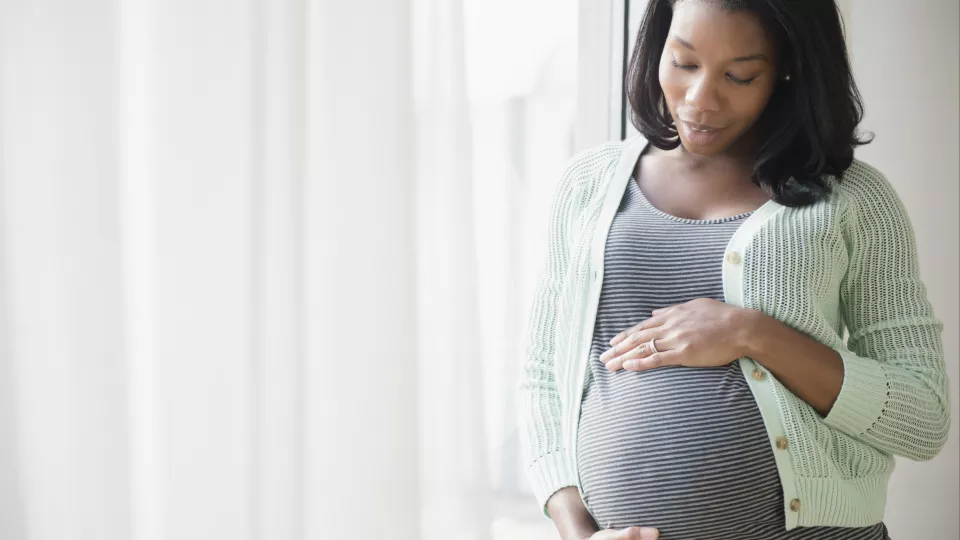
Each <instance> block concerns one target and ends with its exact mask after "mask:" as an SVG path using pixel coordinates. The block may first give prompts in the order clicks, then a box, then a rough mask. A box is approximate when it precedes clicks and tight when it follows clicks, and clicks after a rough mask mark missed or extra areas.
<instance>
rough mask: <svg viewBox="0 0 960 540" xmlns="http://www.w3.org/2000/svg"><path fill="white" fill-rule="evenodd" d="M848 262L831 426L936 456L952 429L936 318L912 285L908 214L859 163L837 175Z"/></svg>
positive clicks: (917, 282) (919, 286)
mask: <svg viewBox="0 0 960 540" xmlns="http://www.w3.org/2000/svg"><path fill="white" fill-rule="evenodd" d="M844 184H845V186H844V188H843V190H844V191H845V193H846V196H847V197H848V205H847V208H848V210H847V212H846V213H845V214H846V215H845V216H844V217H843V218H842V219H843V220H844V221H845V223H844V228H843V230H844V235H845V241H846V243H847V246H848V253H849V254H850V257H849V265H848V267H847V273H846V275H845V277H844V278H843V281H842V282H841V291H840V295H841V298H840V301H841V308H842V311H843V316H844V321H845V323H846V325H847V328H848V330H849V332H850V337H849V339H848V343H847V350H840V351H838V352H839V353H840V355H841V357H842V358H843V365H844V379H843V386H842V388H841V390H840V394H839V396H838V397H837V400H836V402H835V403H834V405H833V408H832V409H831V410H830V412H829V413H828V414H827V416H826V417H825V418H824V423H825V424H826V425H828V426H830V427H833V428H835V429H838V430H840V431H843V432H844V433H846V434H848V435H850V436H852V437H854V438H856V439H858V440H861V441H863V442H865V443H867V444H870V445H871V446H873V447H875V448H877V449H879V450H880V451H883V452H886V453H888V454H891V455H899V456H903V457H906V458H909V459H912V460H917V461H919V460H928V459H932V458H933V457H934V456H936V455H937V454H938V453H939V452H940V450H941V448H942V447H943V445H944V444H945V442H946V440H947V432H948V429H949V425H950V417H949V415H950V406H949V402H948V388H947V384H948V383H947V377H946V372H945V368H944V359H943V350H942V342H941V332H942V330H943V324H942V322H941V321H940V320H939V319H938V318H937V317H936V316H935V314H934V312H933V308H932V306H931V304H930V302H929V301H928V299H927V292H926V287H925V285H924V283H923V282H922V281H921V279H920V270H919V263H918V258H917V247H916V239H915V235H914V231H913V227H912V224H911V221H910V218H909V217H908V215H907V212H906V208H905V207H904V205H903V203H902V201H901V199H900V198H899V196H898V195H897V193H896V191H895V190H894V188H893V186H892V185H891V184H890V183H889V181H888V180H887V179H886V178H885V177H884V176H883V175H882V174H881V173H879V172H878V171H876V170H875V169H873V168H871V167H869V166H866V165H865V164H860V167H857V172H855V173H854V174H848V175H846V176H845V177H844Z"/></svg>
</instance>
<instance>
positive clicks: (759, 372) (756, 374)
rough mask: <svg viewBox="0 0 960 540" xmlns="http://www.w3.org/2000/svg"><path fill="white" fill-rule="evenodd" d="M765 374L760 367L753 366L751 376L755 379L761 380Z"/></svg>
mask: <svg viewBox="0 0 960 540" xmlns="http://www.w3.org/2000/svg"><path fill="white" fill-rule="evenodd" d="M766 376H767V375H766V373H764V372H763V370H762V369H760V368H754V370H753V378H754V379H756V380H758V381H762V380H763V378H764V377H766Z"/></svg>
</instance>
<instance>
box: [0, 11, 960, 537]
mask: <svg viewBox="0 0 960 540" xmlns="http://www.w3.org/2000/svg"><path fill="white" fill-rule="evenodd" d="M645 3H646V2H644V1H642V0H638V1H629V0H552V1H547V0H510V1H509V2H507V1H503V0H368V1H365V2H346V1H341V0H270V1H268V0H247V1H245V2H228V1H226V0H190V1H185V0H164V1H159V0H0V539H2V540H74V539H78V540H79V539H83V540H87V539H90V540H94V539H96V540H101V539H102V540H127V539H131V540H168V539H169V540H174V539H175V540H194V539H197V540H201V539H202V540H208V539H225V540H226V539H229V540H313V539H328V538H331V539H332V538H338V539H339V538H357V539H368V538H369V539H427V540H434V539H463V540H514V539H517V540H519V539H525V540H527V539H529V540H537V539H555V538H557V535H556V532H555V529H554V528H553V526H552V524H551V522H550V521H547V520H546V519H545V518H543V517H542V515H541V514H540V512H539V508H538V507H537V505H536V502H535V501H534V499H533V496H532V494H531V491H530V489H529V487H528V486H527V481H526V477H525V475H524V471H523V467H522V466H521V464H520V462H519V456H520V452H519V446H518V441H517V437H516V429H517V428H516V424H515V421H514V417H515V412H514V407H515V405H516V400H515V398H514V391H515V388H516V382H517V375H518V374H519V368H520V363H521V358H520V351H521V348H520V344H519V340H520V337H521V332H522V330H523V329H524V326H525V317H526V311H527V309H528V308H529V305H530V301H531V294H532V288H533V280H534V278H535V277H536V275H535V274H536V270H537V266H538V264H539V259H540V258H541V256H542V254H543V252H544V250H545V239H546V219H547V217H546V211H547V208H548V204H549V200H550V197H551V196H552V192H553V188H554V186H555V183H556V181H557V180H558V179H559V175H560V173H561V172H562V170H563V167H564V164H565V162H566V160H567V159H569V158H570V157H571V156H572V155H573V154H574V153H575V152H577V151H579V150H582V149H586V148H588V147H590V146H593V145H595V144H599V143H601V142H603V141H606V140H615V139H619V138H623V137H625V136H627V135H629V134H631V133H633V128H632V126H629V125H628V122H626V121H625V118H626V115H625V110H624V100H623V95H622V79H623V67H624V64H625V59H626V58H627V56H628V55H629V54H630V52H631V51H632V42H633V40H634V39H635V37H636V31H637V28H638V25H639V20H640V17H641V16H642V13H643V9H644V7H645ZM838 3H839V5H840V7H841V9H842V11H843V13H844V16H845V20H846V29H847V41H848V46H849V48H850V55H851V58H852V61H853V65H854V72H855V75H856V77H857V80H858V83H859V84H860V88H861V90H862V92H863V94H864V99H865V103H866V111H867V112H866V119H865V122H864V128H866V129H867V130H871V131H874V132H875V133H876V135H877V137H876V141H875V142H874V143H873V144H871V145H868V146H866V147H862V148H860V149H858V155H857V157H859V158H860V159H863V160H865V161H868V162H869V163H871V164H873V165H875V166H877V167H878V168H879V169H880V170H882V171H883V172H884V173H885V174H886V175H887V176H888V177H889V178H890V180H891V181H892V182H893V183H894V184H895V186H896V187H897V190H898V192H899V193H900V195H901V197H902V198H903V200H904V202H905V204H906V205H907V207H908V210H909V211H910V214H911V217H912V218H913V221H914V226H915V229H916V232H917V241H918V246H919V250H920V257H921V269H922V272H923V274H924V278H925V280H926V283H927V286H928V288H929V294H930V298H931V300H932V301H933V303H934V307H935V310H936V312H937V314H938V316H940V317H941V318H942V319H943V321H944V322H945V325H946V329H945V334H944V345H945V347H944V349H945V352H946V355H947V363H948V368H949V377H950V379H951V400H952V407H953V409H952V415H953V429H952V431H951V436H950V441H949V443H948V444H947V446H946V448H945V449H944V451H943V453H942V454H941V455H940V456H938V457H937V458H936V459H935V460H933V461H931V462H926V463H913V462H910V461H907V460H900V461H899V462H898V468H897V471H896V473H895V475H894V479H893V483H892V484H891V491H890V494H889V498H888V503H887V517H886V518H885V522H886V523H887V524H888V526H889V528H890V531H891V535H892V536H893V538H896V539H897V540H908V539H913V538H923V539H929V540H936V539H954V538H957V537H958V536H960V525H958V515H960V514H958V512H957V510H958V506H960V504H958V502H960V497H958V489H960V488H958V485H960V472H958V429H957V422H958V419H960V412H958V410H957V403H958V402H960V399H958V395H957V388H958V387H960V374H958V353H960V343H958V335H960V332H958V326H960V320H958V304H960V293H958V275H960V271H958V269H960V265H958V262H960V256H958V228H960V223H958V214H960V213H958V208H957V205H958V199H960V197H958V195H960V193H958V179H960V170H958V162H957V156H958V150H960V136H958V135H960V131H958V125H960V123H958V122H960V111H958V100H960V98H958V92H960V84H958V80H960V53H958V47H960V42H958V34H960V33H958V19H960V16H958V15H960V13H958V3H957V2H956V1H955V0H921V1H919V2H912V3H908V2H902V1H898V0H842V1H840V2H838Z"/></svg>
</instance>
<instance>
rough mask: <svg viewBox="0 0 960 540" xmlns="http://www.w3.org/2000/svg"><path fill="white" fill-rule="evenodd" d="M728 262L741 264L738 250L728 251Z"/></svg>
mask: <svg viewBox="0 0 960 540" xmlns="http://www.w3.org/2000/svg"><path fill="white" fill-rule="evenodd" d="M727 262H728V263H730V264H740V254H739V253H737V252H736V251H728V252H727Z"/></svg>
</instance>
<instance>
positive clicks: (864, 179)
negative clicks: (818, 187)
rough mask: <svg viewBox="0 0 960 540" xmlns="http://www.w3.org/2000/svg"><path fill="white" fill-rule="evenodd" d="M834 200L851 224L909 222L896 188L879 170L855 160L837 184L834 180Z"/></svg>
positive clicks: (864, 162) (832, 181)
mask: <svg viewBox="0 0 960 540" xmlns="http://www.w3.org/2000/svg"><path fill="white" fill-rule="evenodd" d="M830 183H831V188H832V192H833V194H834V195H833V197H835V199H836V200H837V204H839V205H840V206H841V208H842V209H843V211H844V213H845V214H847V215H848V216H849V217H848V222H854V223H861V224H863V223H864V222H875V221H876V220H885V219H886V220H889V219H897V220H909V218H908V217H907V215H906V208H905V205H904V203H903V200H902V199H901V197H900V194H899V193H898V192H897V189H896V188H895V187H894V184H893V183H892V182H891V181H890V179H889V178H887V176H886V175H885V174H884V173H883V172H882V171H880V169H878V168H877V167H875V166H873V165H871V164H870V163H867V162H866V161H863V160H860V159H856V158H854V159H853V161H852V162H851V164H850V167H848V168H847V170H845V171H844V172H843V174H842V175H841V177H840V178H839V180H837V179H836V178H832V179H831V182H830Z"/></svg>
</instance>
